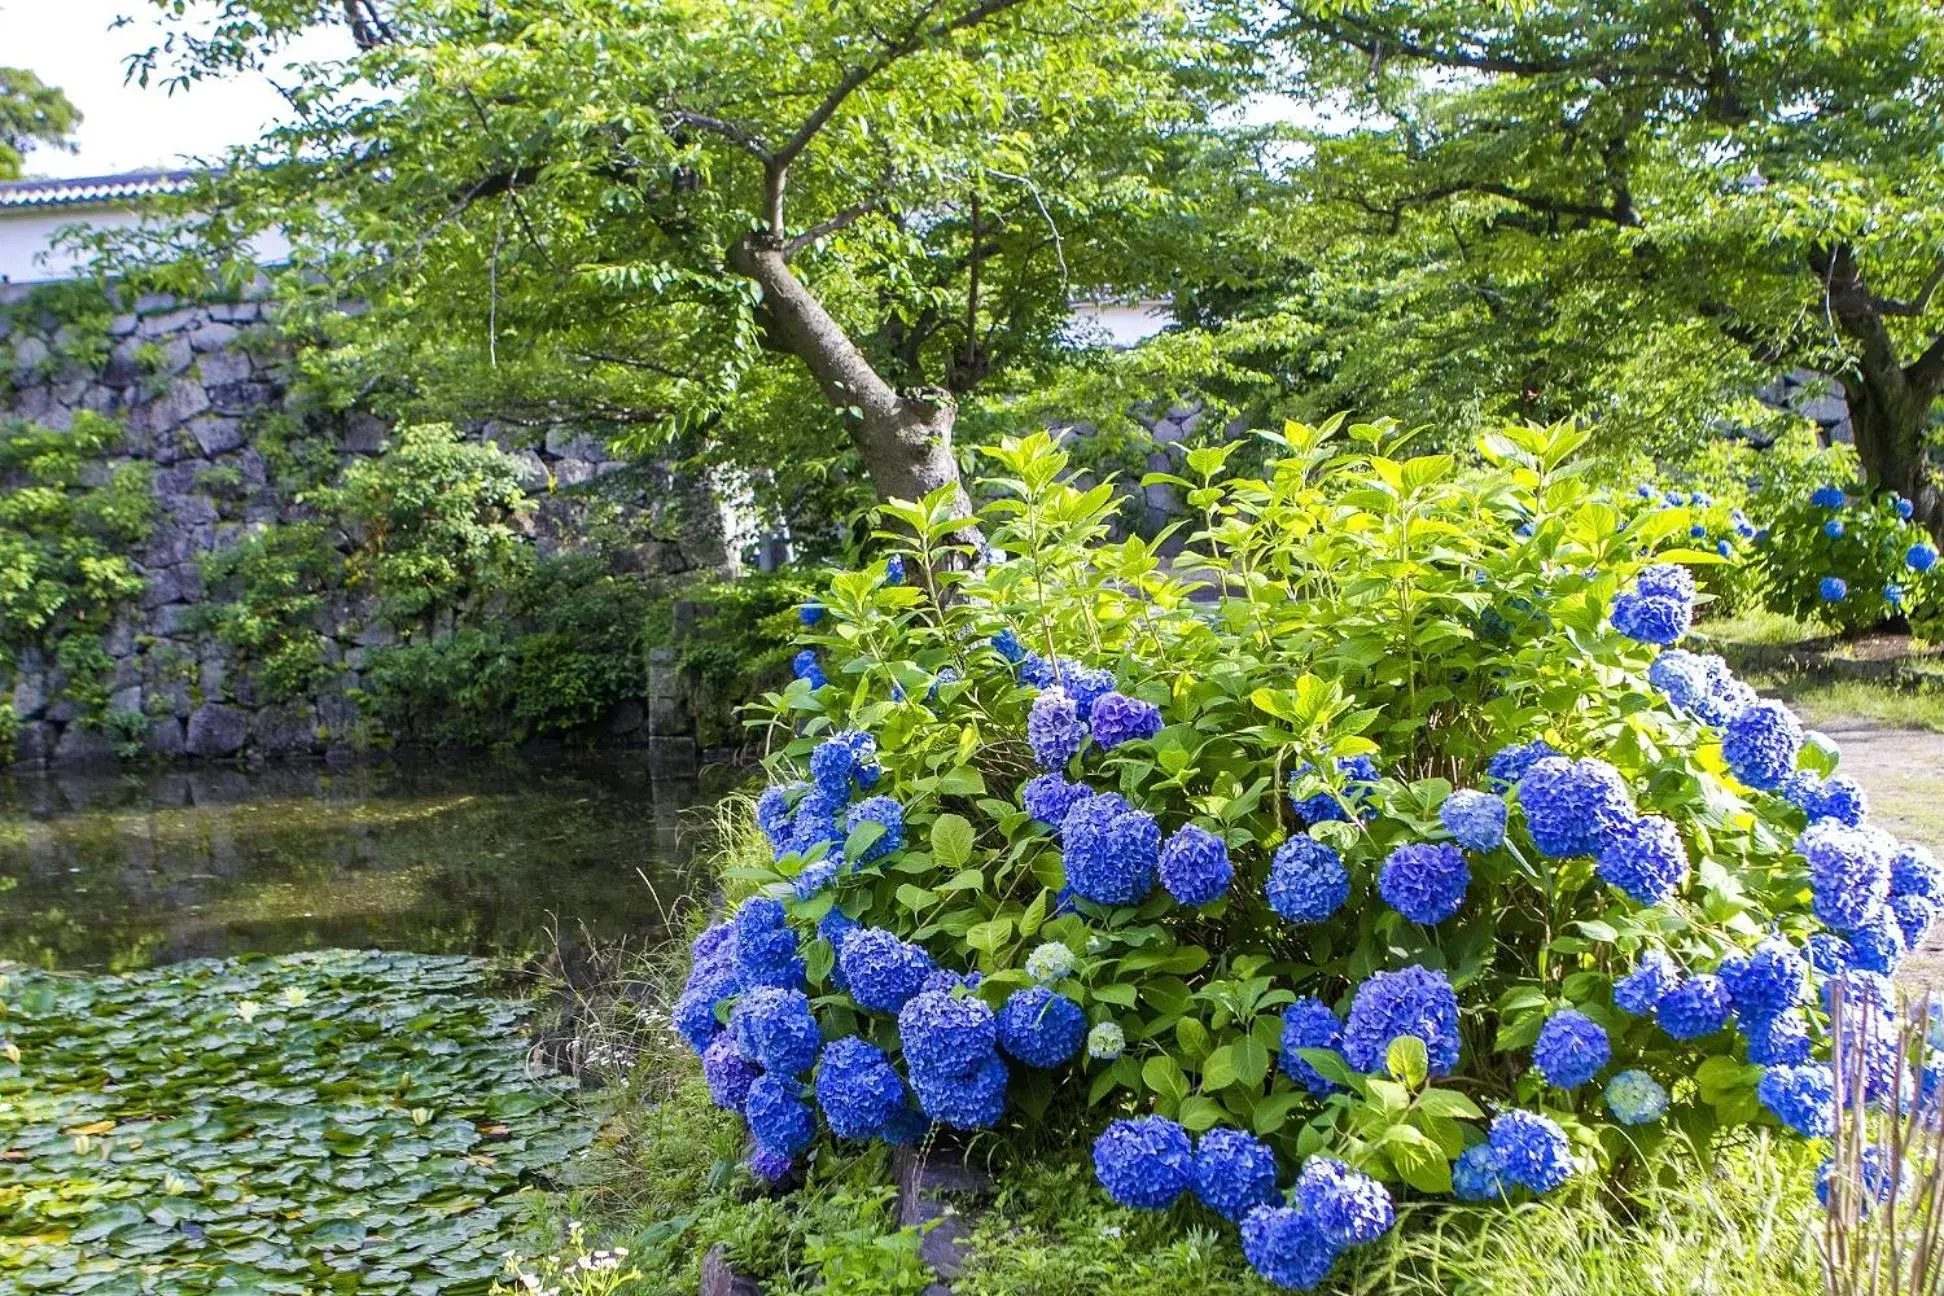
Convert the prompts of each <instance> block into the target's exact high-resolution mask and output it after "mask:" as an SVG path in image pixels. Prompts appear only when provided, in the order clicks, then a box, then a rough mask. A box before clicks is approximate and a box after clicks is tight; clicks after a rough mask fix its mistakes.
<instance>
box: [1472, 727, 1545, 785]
mask: <svg viewBox="0 0 1944 1296" xmlns="http://www.w3.org/2000/svg"><path fill="white" fill-rule="evenodd" d="M1557 755H1559V752H1558V750H1557V749H1556V748H1554V747H1553V745H1552V744H1551V743H1549V742H1547V741H1546V740H1545V739H1544V738H1535V739H1533V740H1532V741H1531V742H1529V743H1515V744H1513V745H1512V746H1510V747H1504V748H1501V749H1500V750H1499V752H1498V754H1497V755H1495V756H1493V757H1492V759H1491V762H1490V764H1488V765H1487V766H1486V767H1485V786H1486V787H1489V788H1497V789H1500V790H1502V791H1509V790H1511V789H1512V788H1514V787H1516V786H1517V785H1518V782H1519V780H1520V779H1522V778H1524V777H1525V776H1526V771H1528V770H1530V769H1531V768H1532V767H1533V766H1534V765H1537V764H1538V763H1539V762H1540V761H1542V760H1545V759H1546V758H1547V757H1549V756H1557Z"/></svg>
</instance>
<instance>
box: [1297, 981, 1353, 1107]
mask: <svg viewBox="0 0 1944 1296" xmlns="http://www.w3.org/2000/svg"><path fill="white" fill-rule="evenodd" d="M1282 1020H1283V1029H1282V1068H1283V1071H1284V1073H1285V1074H1287V1075H1288V1076H1289V1078H1290V1079H1291V1080H1294V1081H1295V1082H1296V1083H1297V1084H1299V1085H1301V1086H1303V1088H1305V1089H1307V1090H1309V1091H1310V1092H1311V1093H1313V1094H1317V1095H1322V1094H1326V1093H1329V1092H1331V1091H1332V1090H1334V1089H1336V1088H1337V1086H1336V1085H1335V1084H1334V1083H1332V1082H1331V1081H1329V1080H1326V1079H1324V1078H1323V1076H1322V1074H1321V1073H1320V1072H1318V1071H1317V1069H1316V1068H1315V1067H1313V1066H1311V1065H1310V1064H1309V1063H1308V1062H1306V1061H1304V1060H1303V1055H1302V1054H1301V1053H1300V1052H1298V1050H1300V1049H1328V1050H1330V1051H1331V1052H1332V1053H1335V1054H1337V1055H1338V1056H1342V1053H1343V1023H1342V1022H1339V1021H1338V1020H1337V1015H1336V1014H1335V1013H1334V1012H1332V1011H1330V1006H1329V1005H1328V1004H1326V1003H1324V1002H1323V1001H1322V1000H1321V999H1317V998H1313V997H1310V996H1305V997H1303V998H1301V999H1298V1000H1297V1001H1296V1002H1295V1003H1292V1004H1290V1005H1289V1007H1287V1008H1285V1009H1283V1019H1282Z"/></svg>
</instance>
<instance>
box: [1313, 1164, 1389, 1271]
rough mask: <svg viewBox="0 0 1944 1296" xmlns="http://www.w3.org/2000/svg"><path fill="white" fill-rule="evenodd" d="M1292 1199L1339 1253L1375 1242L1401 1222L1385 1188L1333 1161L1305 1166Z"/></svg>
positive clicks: (1366, 1176) (1356, 1171)
mask: <svg viewBox="0 0 1944 1296" xmlns="http://www.w3.org/2000/svg"><path fill="white" fill-rule="evenodd" d="M1292 1197H1293V1199H1294V1203H1295V1206H1296V1209H1298V1210H1300V1211H1303V1212H1304V1213H1305V1214H1307V1215H1309V1217H1310V1218H1311V1219H1313V1220H1315V1221H1316V1228H1317V1231H1318V1232H1320V1233H1321V1234H1322V1235H1323V1237H1324V1239H1325V1240H1326V1241H1328V1242H1329V1243H1330V1245H1332V1246H1334V1247H1337V1248H1338V1249H1341V1248H1343V1247H1350V1246H1361V1245H1363V1244H1365V1243H1368V1242H1375V1241H1376V1240H1377V1239H1378V1238H1380V1237H1382V1236H1384V1234H1386V1233H1388V1232H1390V1229H1391V1225H1393V1224H1395V1223H1396V1222H1397V1211H1396V1209H1395V1208H1394V1207H1393V1206H1392V1205H1391V1197H1390V1194H1389V1193H1388V1192H1386V1191H1385V1190H1384V1185H1382V1184H1380V1183H1378V1182H1377V1181H1376V1180H1375V1179H1372V1178H1371V1177H1370V1176H1369V1175H1367V1174H1365V1173H1364V1172H1363V1171H1361V1170H1352V1169H1351V1168H1350V1167H1349V1166H1347V1165H1345V1164H1344V1163H1343V1162H1341V1161H1338V1160H1335V1159H1333V1158H1331V1157H1322V1156H1313V1157H1311V1158H1310V1159H1309V1160H1308V1161H1307V1162H1305V1163H1304V1165H1303V1173H1302V1174H1300V1175H1298V1176H1297V1178H1296V1187H1295V1190H1294V1192H1293V1193H1292Z"/></svg>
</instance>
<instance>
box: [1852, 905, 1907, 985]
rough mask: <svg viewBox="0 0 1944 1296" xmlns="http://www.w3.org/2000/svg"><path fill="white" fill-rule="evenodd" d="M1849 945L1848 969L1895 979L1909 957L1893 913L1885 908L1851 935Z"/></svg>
mask: <svg viewBox="0 0 1944 1296" xmlns="http://www.w3.org/2000/svg"><path fill="white" fill-rule="evenodd" d="M1849 943H1850V964H1849V965H1850V967H1851V968H1855V969H1858V970H1860V971H1864V972H1876V973H1880V974H1881V975H1883V976H1892V975H1894V974H1895V973H1896V970H1897V964H1899V963H1901V962H1903V956H1904V955H1905V954H1906V953H1908V949H1907V947H1906V942H1905V941H1904V936H1903V928H1902V927H1901V926H1899V925H1898V923H1897V915H1896V912H1895V911H1894V910H1892V909H1891V908H1890V906H1889V905H1887V904H1886V905H1885V906H1883V907H1882V908H1881V909H1878V910H1877V912H1876V916H1875V917H1873V918H1871V919H1870V920H1869V921H1868V922H1866V923H1864V924H1863V925H1862V926H1861V927H1858V928H1857V929H1856V930H1855V931H1853V932H1851V933H1850V936H1849Z"/></svg>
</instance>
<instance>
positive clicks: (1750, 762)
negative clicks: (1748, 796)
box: [1721, 700, 1802, 792]
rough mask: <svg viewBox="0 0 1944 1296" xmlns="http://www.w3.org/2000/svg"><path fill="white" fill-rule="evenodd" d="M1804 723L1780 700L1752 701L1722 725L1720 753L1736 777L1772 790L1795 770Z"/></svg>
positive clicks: (1751, 784)
mask: <svg viewBox="0 0 1944 1296" xmlns="http://www.w3.org/2000/svg"><path fill="white" fill-rule="evenodd" d="M1801 751H1802V722H1801V721H1799V720H1797V719H1796V718H1795V713H1794V712H1792V711H1790V710H1789V708H1787V707H1785V706H1783V705H1782V704H1781V703H1780V702H1770V701H1767V700H1763V701H1759V702H1751V703H1749V704H1748V705H1747V706H1745V707H1743V708H1742V709H1741V711H1740V713H1739V714H1737V715H1736V716H1735V718H1734V719H1732V720H1730V721H1729V722H1728V723H1727V724H1726V725H1724V726H1723V727H1722V734H1721V755H1722V758H1723V759H1724V760H1726V761H1727V762H1728V768H1729V769H1730V770H1731V771H1732V772H1733V773H1734V775H1735V777H1736V778H1738V779H1740V780H1741V781H1742V782H1744V783H1746V784H1747V785H1748V786H1750V787H1752V788H1755V789H1756V790H1757V791H1761V792H1772V791H1774V790H1775V789H1776V788H1777V787H1779V786H1781V783H1782V780H1783V779H1785V778H1787V777H1788V776H1789V773H1790V771H1791V770H1793V769H1795V766H1796V757H1797V755H1798V754H1800V752H1801Z"/></svg>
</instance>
